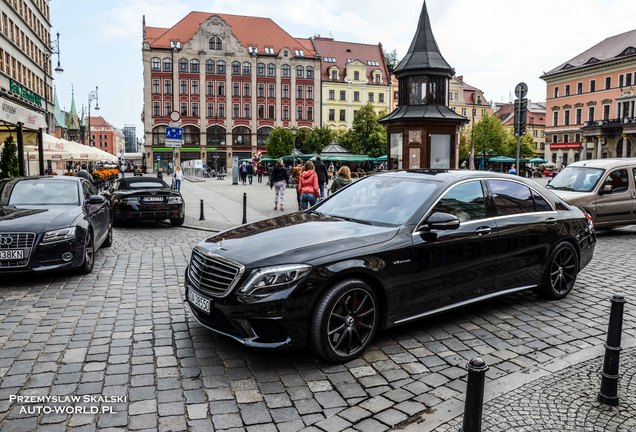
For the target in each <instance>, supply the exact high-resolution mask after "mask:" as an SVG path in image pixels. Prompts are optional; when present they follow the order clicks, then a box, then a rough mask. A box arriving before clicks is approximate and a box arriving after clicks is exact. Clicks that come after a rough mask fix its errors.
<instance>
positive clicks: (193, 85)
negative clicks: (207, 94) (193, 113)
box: [190, 80, 199, 95]
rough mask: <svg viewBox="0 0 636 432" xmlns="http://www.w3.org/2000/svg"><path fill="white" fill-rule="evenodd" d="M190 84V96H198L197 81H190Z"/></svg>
mask: <svg viewBox="0 0 636 432" xmlns="http://www.w3.org/2000/svg"><path fill="white" fill-rule="evenodd" d="M190 84H191V89H192V94H193V95H198V94H199V80H192V81H191V83H190Z"/></svg>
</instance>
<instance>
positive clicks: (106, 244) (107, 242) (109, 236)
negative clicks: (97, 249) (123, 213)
mask: <svg viewBox="0 0 636 432" xmlns="http://www.w3.org/2000/svg"><path fill="white" fill-rule="evenodd" d="M112 245H113V220H112V218H111V220H110V221H108V234H106V239H105V240H104V243H102V247H111V246H112Z"/></svg>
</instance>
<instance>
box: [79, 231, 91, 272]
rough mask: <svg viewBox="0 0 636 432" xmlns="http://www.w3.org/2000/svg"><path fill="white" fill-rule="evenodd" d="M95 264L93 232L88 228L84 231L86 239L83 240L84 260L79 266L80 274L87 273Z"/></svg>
mask: <svg viewBox="0 0 636 432" xmlns="http://www.w3.org/2000/svg"><path fill="white" fill-rule="evenodd" d="M94 265H95V239H94V238H93V232H92V231H91V230H90V229H89V230H87V231H86V239H85V241H84V262H82V265H81V266H80V268H79V272H80V273H81V274H89V273H90V272H92V271H93V266H94Z"/></svg>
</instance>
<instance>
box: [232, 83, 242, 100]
mask: <svg viewBox="0 0 636 432" xmlns="http://www.w3.org/2000/svg"><path fill="white" fill-rule="evenodd" d="M232 96H235V97H238V96H241V84H239V83H238V82H237V81H234V82H233V83H232Z"/></svg>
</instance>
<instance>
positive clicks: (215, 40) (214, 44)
mask: <svg viewBox="0 0 636 432" xmlns="http://www.w3.org/2000/svg"><path fill="white" fill-rule="evenodd" d="M208 47H209V49H211V50H217V51H218V50H221V49H223V43H222V42H221V38H220V37H218V36H212V37H211V38H210V40H209V44H208Z"/></svg>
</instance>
